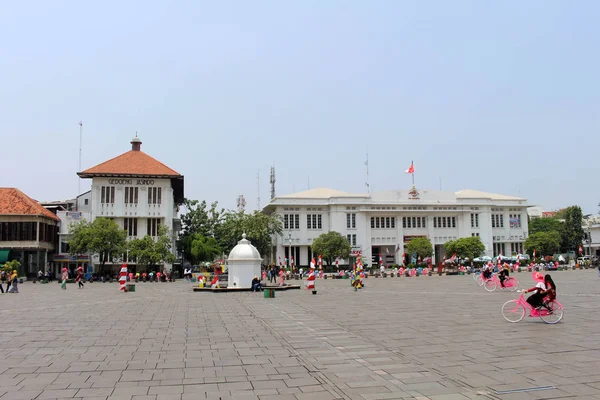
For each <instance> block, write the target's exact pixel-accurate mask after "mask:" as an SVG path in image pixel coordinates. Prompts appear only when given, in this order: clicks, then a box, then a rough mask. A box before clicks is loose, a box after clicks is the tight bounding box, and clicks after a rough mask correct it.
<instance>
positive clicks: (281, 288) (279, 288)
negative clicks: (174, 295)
mask: <svg viewBox="0 0 600 400" xmlns="http://www.w3.org/2000/svg"><path fill="white" fill-rule="evenodd" d="M300 288H301V286H299V285H288V286H263V289H273V290H275V291H284V290H294V289H300ZM251 291H252V289H251V288H231V289H230V288H215V289H213V288H211V287H203V288H201V287H195V288H194V292H212V293H227V292H228V293H232V292H251Z"/></svg>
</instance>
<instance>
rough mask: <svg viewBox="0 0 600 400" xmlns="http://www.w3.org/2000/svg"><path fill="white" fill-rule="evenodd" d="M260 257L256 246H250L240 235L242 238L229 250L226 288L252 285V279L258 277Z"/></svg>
mask: <svg viewBox="0 0 600 400" xmlns="http://www.w3.org/2000/svg"><path fill="white" fill-rule="evenodd" d="M261 263H262V258H261V257H260V253H259V252H258V250H256V247H254V246H252V243H250V241H249V240H247V239H246V234H245V233H244V234H243V235H242V240H240V241H239V242H238V244H237V245H236V246H235V247H234V248H233V250H231V252H230V253H229V258H228V259H227V264H228V279H227V288H228V289H249V288H251V287H252V279H253V278H254V277H255V276H257V277H258V279H260V277H261V276H260V272H261V271H260V266H261Z"/></svg>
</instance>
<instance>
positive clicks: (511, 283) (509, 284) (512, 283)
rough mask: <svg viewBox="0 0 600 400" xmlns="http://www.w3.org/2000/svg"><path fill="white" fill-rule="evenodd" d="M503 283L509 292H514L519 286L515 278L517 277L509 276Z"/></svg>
mask: <svg viewBox="0 0 600 400" xmlns="http://www.w3.org/2000/svg"><path fill="white" fill-rule="evenodd" d="M504 285H505V286H506V289H508V290H509V291H511V292H514V291H515V290H517V289H518V288H519V281H518V280H517V278H514V277H512V276H511V277H509V278H507V279H506V281H505V282H504Z"/></svg>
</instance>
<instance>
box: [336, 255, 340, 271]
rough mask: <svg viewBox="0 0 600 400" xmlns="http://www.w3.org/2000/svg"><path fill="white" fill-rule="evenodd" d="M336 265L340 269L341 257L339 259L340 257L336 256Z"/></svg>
mask: <svg viewBox="0 0 600 400" xmlns="http://www.w3.org/2000/svg"><path fill="white" fill-rule="evenodd" d="M335 267H336V268H337V269H339V268H340V259H339V257H336V258H335Z"/></svg>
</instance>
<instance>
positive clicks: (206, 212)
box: [177, 199, 225, 264]
mask: <svg viewBox="0 0 600 400" xmlns="http://www.w3.org/2000/svg"><path fill="white" fill-rule="evenodd" d="M184 205H185V209H186V210H187V212H186V213H184V214H181V222H182V225H183V232H182V234H181V235H180V237H179V240H178V241H177V249H178V250H179V251H181V252H182V253H183V255H184V257H185V259H186V260H188V261H190V262H191V263H193V264H197V263H198V261H200V260H199V258H205V257H204V256H203V257H198V256H194V253H193V251H192V245H193V243H194V242H197V241H198V240H201V239H200V238H201V237H204V238H209V237H212V238H215V239H216V236H215V235H216V232H217V231H218V230H219V226H220V225H221V224H222V223H223V221H224V216H225V210H224V209H222V208H221V209H220V210H219V209H218V203H217V202H216V201H215V202H213V203H211V204H210V207H209V206H208V205H207V203H206V201H202V202H198V200H190V199H185V200H184ZM217 242H219V240H218V239H217ZM196 246H198V244H197V245H196ZM198 250H200V249H199V248H198V247H197V249H196V253H197V254H198Z"/></svg>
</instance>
